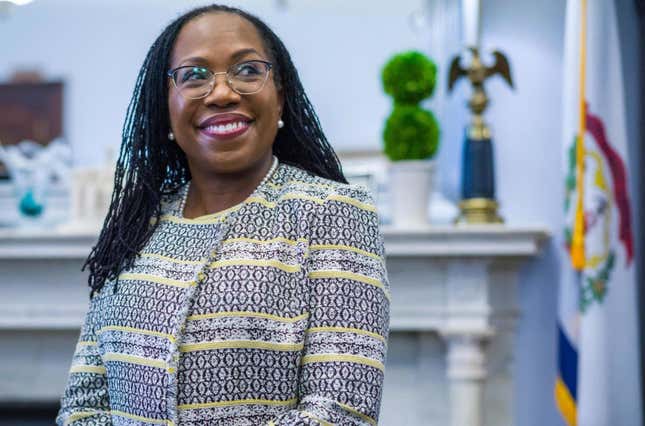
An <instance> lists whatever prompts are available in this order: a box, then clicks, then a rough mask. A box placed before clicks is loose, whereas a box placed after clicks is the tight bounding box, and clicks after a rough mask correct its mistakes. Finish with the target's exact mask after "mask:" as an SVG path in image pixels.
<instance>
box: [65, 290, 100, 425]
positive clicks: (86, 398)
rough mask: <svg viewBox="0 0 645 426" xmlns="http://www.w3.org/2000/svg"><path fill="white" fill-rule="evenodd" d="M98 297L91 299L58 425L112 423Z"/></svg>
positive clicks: (73, 359) (75, 352) (73, 360)
mask: <svg viewBox="0 0 645 426" xmlns="http://www.w3.org/2000/svg"><path fill="white" fill-rule="evenodd" d="M97 299H99V296H95V297H94V298H93V299H92V300H91V301H90V307H89V310H88V312H87V314H86V315H85V320H84V323H83V326H82V328H81V334H80V337H79V339H78V344H77V345H76V350H75V351H74V356H73V358H72V366H71V368H70V370H69V378H68V382H67V386H66V388H65V392H64V394H63V397H62V398H61V407H60V411H59V412H58V416H57V417H56V424H57V425H59V426H63V425H72V426H99V425H100V426H106V425H111V424H112V420H111V417H110V402H109V398H108V387H107V378H106V375H105V366H104V365H103V361H102V359H101V356H100V355H99V352H98V347H97V340H96V332H97V330H96V327H97V321H96V318H97V314H98V309H97Z"/></svg>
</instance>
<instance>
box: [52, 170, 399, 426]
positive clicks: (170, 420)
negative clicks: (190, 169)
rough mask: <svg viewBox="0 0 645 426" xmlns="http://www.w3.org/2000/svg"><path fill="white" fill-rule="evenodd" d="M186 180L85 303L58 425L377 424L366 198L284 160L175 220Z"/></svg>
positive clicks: (381, 341)
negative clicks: (129, 260) (225, 203)
mask: <svg viewBox="0 0 645 426" xmlns="http://www.w3.org/2000/svg"><path fill="white" fill-rule="evenodd" d="M185 190H187V186H186V187H185V188H184V189H182V191H180V193H179V194H177V195H176V196H174V197H169V198H168V199H167V200H165V201H164V203H163V209H162V213H163V215H162V217H161V220H160V223H159V226H158V228H157V230H156V231H155V233H154V235H153V236H152V237H151V239H150V240H149V241H148V243H147V244H146V246H145V247H144V249H143V250H142V252H141V253H140V255H139V256H138V257H137V259H136V261H135V263H134V265H133V266H132V267H131V268H130V269H128V270H125V271H123V272H122V273H121V275H120V276H119V279H118V284H117V283H116V282H114V281H108V282H107V283H106V285H105V286H104V288H103V289H102V290H101V292H100V293H98V294H97V295H95V296H94V298H93V299H92V300H91V302H90V308H89V311H88V313H87V316H86V319H85V322H84V325H83V328H82V330H81V335H80V339H79V342H78V345H77V347H76V351H75V354H74V358H73V362H72V367H71V369H70V375H69V382H68V385H67V388H66V390H65V393H64V395H63V398H62V400H61V409H60V412H59V415H58V417H57V423H58V424H59V425H63V424H65V425H67V424H72V425H148V424H158V425H254V426H255V425H329V424H334V425H367V424H370V425H375V424H376V423H377V420H378V415H379V409H380V401H381V395H382V386H383V373H384V360H385V354H386V341H387V336H388V326H389V300H390V296H389V286H388V281H387V276H386V271H385V262H384V253H383V243H382V238H381V235H380V232H379V228H378V217H377V214H376V210H375V207H374V204H373V201H372V199H371V198H370V196H369V195H368V194H367V193H366V192H365V190H363V189H361V188H360V187H355V186H352V185H344V184H339V183H336V182H332V181H329V180H325V179H322V178H319V177H315V176H311V175H309V174H308V173H306V172H304V171H302V170H300V169H298V168H295V167H291V166H287V165H280V166H279V167H278V169H277V170H276V172H275V173H274V174H273V176H272V177H271V178H270V179H269V180H268V181H267V182H266V183H265V184H263V185H261V186H260V187H258V188H257V189H256V190H255V191H254V193H253V194H252V195H251V196H249V198H247V199H246V200H245V201H244V202H242V203H240V204H239V205H237V206H234V207H232V208H230V209H228V210H226V211H223V212H220V213H216V214H213V215H208V216H202V217H199V218H195V219H186V218H183V217H182V214H181V211H180V210H181V209H180V207H179V205H180V199H181V198H182V195H183V194H182V192H183V191H185ZM115 284H116V286H115Z"/></svg>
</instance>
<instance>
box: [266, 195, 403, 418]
mask: <svg viewBox="0 0 645 426" xmlns="http://www.w3.org/2000/svg"><path fill="white" fill-rule="evenodd" d="M312 222H313V228H312V233H311V241H310V251H309V257H308V263H307V265H308V272H307V273H308V286H309V291H310V305H309V310H310V317H309V324H308V328H307V331H306V334H305V336H306V337H305V347H304V349H303V352H304V353H303V357H302V360H301V369H300V376H299V387H298V391H299V403H298V405H297V407H296V408H295V409H294V410H291V411H288V412H286V413H285V414H283V415H280V416H279V417H277V418H275V419H274V420H273V422H269V425H275V426H284V425H292V426H295V425H330V424H334V425H376V424H377V422H378V416H379V411H380V405H381V397H382V391H383V378H384V364H385V355H386V349H387V337H388V331H389V307H390V295H389V284H388V280H387V273H386V269H385V259H384V248H383V239H382V236H381V233H380V230H379V221H378V216H377V214H376V210H375V207H374V203H373V201H372V199H371V197H370V196H369V195H368V194H367V193H365V192H364V191H362V190H357V189H353V193H351V194H350V196H345V195H338V194H336V195H333V196H330V197H329V198H328V199H327V200H326V201H325V203H324V204H322V205H321V207H320V210H318V214H317V215H316V216H315V218H314V219H313V220H312Z"/></svg>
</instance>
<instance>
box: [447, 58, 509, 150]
mask: <svg viewBox="0 0 645 426" xmlns="http://www.w3.org/2000/svg"><path fill="white" fill-rule="evenodd" d="M469 50H470V52H471V54H472V62H471V63H470V65H469V66H468V67H466V68H464V67H462V65H461V57H460V55H456V56H455V57H454V58H453V59H452V62H451V63H450V70H449V77H448V92H451V91H452V89H453V87H454V86H455V83H456V82H457V81H458V80H459V79H460V78H461V77H464V76H466V77H468V79H469V80H470V82H471V84H472V86H473V93H472V95H471V97H470V100H469V101H468V106H469V107H470V110H471V111H472V113H473V122H472V125H471V128H470V132H469V133H470V136H471V137H472V138H473V139H488V138H490V130H489V129H488V127H487V126H486V124H485V123H484V120H483V116H482V115H483V113H484V110H485V109H486V106H487V105H488V97H487V96H486V92H485V91H484V81H486V79H488V78H489V77H491V76H494V75H496V74H499V75H500V76H501V77H502V78H503V79H504V80H506V82H507V83H508V85H509V86H510V87H511V88H513V79H512V77H511V67H510V65H509V63H508V60H507V59H506V56H505V55H504V54H503V53H502V52H500V51H498V50H495V51H493V57H494V58H495V63H494V64H493V65H492V66H485V65H484V64H483V63H482V61H481V58H480V56H479V50H478V49H477V48H476V47H470V48H469Z"/></svg>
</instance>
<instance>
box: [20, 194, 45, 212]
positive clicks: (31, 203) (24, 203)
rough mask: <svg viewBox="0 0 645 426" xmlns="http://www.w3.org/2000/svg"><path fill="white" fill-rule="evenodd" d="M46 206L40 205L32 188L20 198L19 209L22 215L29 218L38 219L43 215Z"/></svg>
mask: <svg viewBox="0 0 645 426" xmlns="http://www.w3.org/2000/svg"><path fill="white" fill-rule="evenodd" d="M44 207H45V206H44V205H43V204H41V203H38V202H37V201H36V198H35V197H34V191H33V190H32V189H31V188H30V189H28V190H27V191H26V192H25V193H24V194H23V196H22V197H21V198H20V203H18V209H19V210H20V214H21V215H23V216H27V217H32V218H35V217H38V216H40V215H41V214H42V213H43V210H44Z"/></svg>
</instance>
